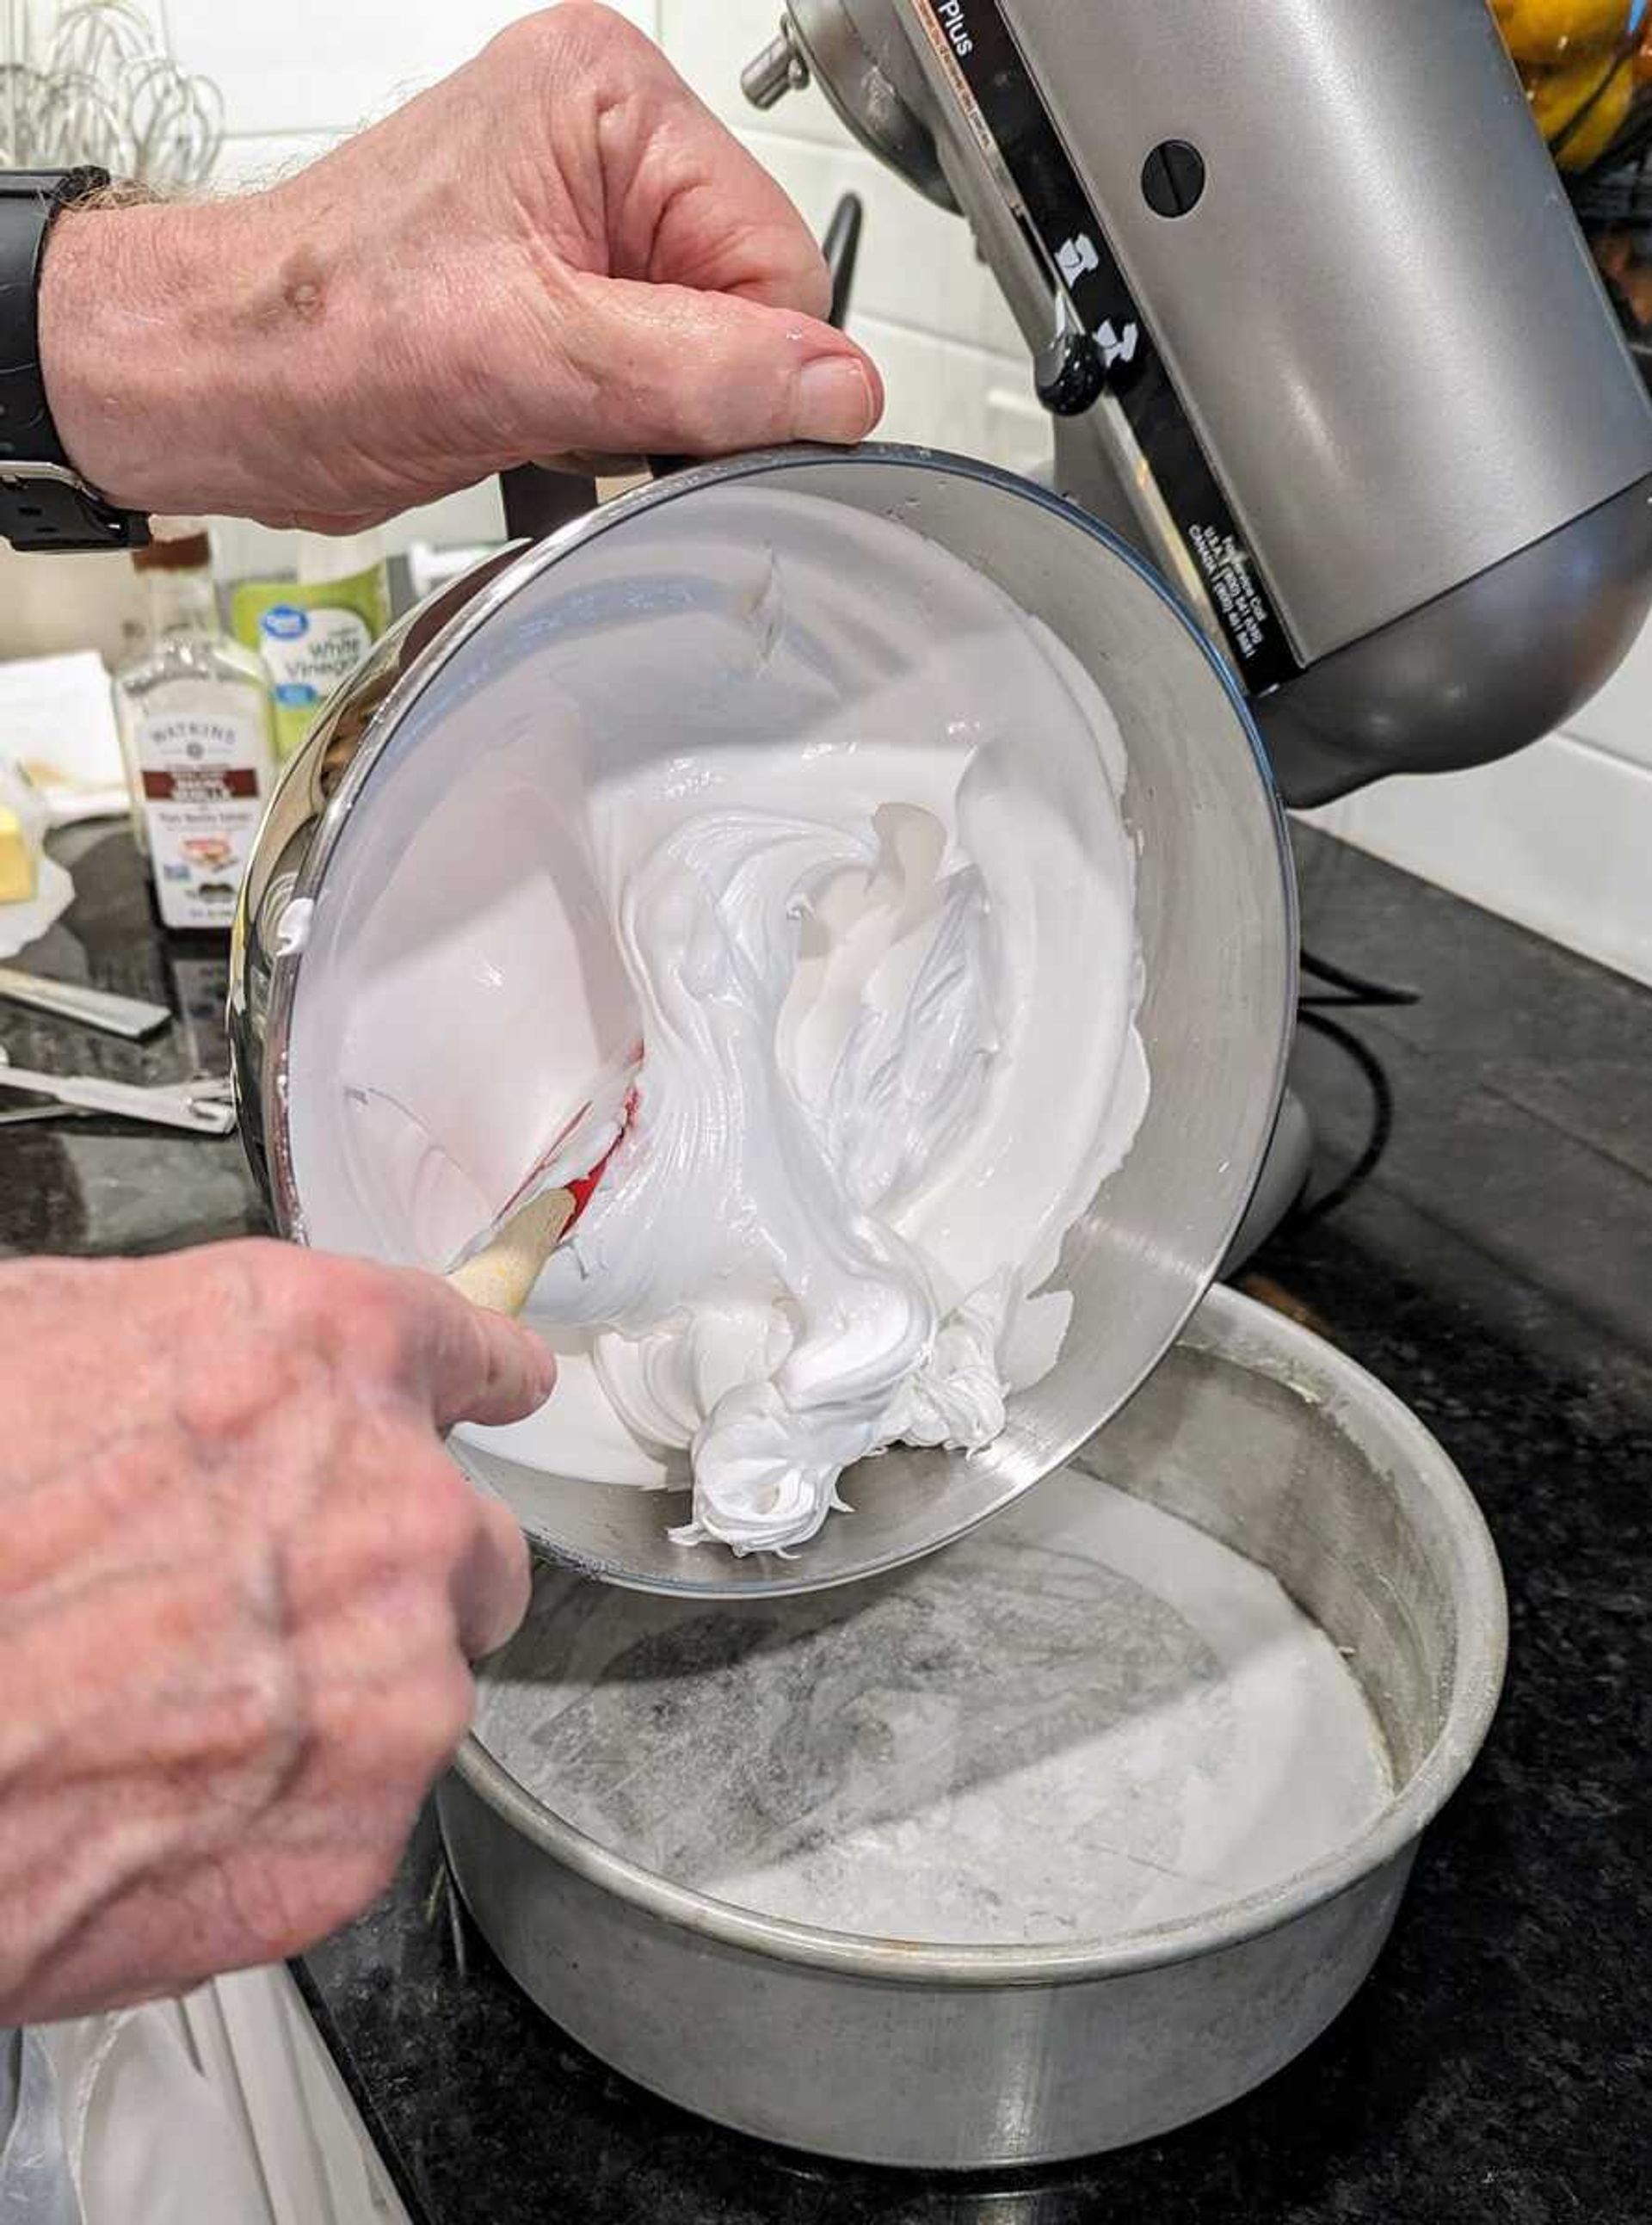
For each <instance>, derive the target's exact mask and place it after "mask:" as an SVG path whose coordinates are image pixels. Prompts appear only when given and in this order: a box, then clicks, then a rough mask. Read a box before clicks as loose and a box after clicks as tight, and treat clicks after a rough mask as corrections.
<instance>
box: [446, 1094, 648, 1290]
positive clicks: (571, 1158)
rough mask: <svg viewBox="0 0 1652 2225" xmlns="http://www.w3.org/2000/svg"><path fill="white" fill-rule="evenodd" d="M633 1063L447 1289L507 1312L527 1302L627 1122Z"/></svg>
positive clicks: (545, 1154)
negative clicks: (449, 1288)
mask: <svg viewBox="0 0 1652 2225" xmlns="http://www.w3.org/2000/svg"><path fill="white" fill-rule="evenodd" d="M639 1062H640V1055H639V1058H637V1059H632V1060H630V1061H629V1062H627V1064H626V1065H625V1067H624V1068H623V1069H622V1070H621V1071H620V1072H618V1073H617V1074H613V1075H611V1076H610V1077H608V1078H607V1079H606V1080H605V1081H604V1082H603V1083H602V1084H601V1085H600V1086H599V1087H597V1088H596V1089H593V1091H592V1094H591V1096H590V1097H589V1098H588V1099H587V1100H586V1101H585V1104H584V1105H582V1106H580V1108H579V1111H578V1112H576V1113H575V1114H574V1116H573V1119H571V1120H567V1121H565V1122H564V1123H563V1125H562V1126H561V1127H560V1129H558V1131H557V1132H556V1134H555V1135H554V1137H553V1138H552V1139H551V1141H550V1143H549V1144H548V1145H547V1147H546V1148H545V1150H544V1151H541V1153H540V1155H539V1157H538V1158H537V1159H536V1160H535V1163H534V1165H533V1168H532V1170H531V1171H530V1172H529V1175H528V1176H527V1178H526V1180H525V1181H523V1182H520V1183H519V1184H518V1185H517V1187H516V1191H515V1192H514V1194H513V1195H512V1196H511V1197H510V1200H509V1201H508V1202H507V1203H506V1204H505V1205H504V1206H503V1208H501V1209H500V1211H499V1212H498V1214H497V1215H496V1216H495V1218H494V1219H493V1220H492V1221H491V1223H490V1224H489V1226H488V1227H486V1228H484V1230H483V1231H482V1233H481V1234H480V1235H479V1236H478V1237H476V1238H475V1239H473V1241H472V1242H471V1243H470V1244H467V1245H466V1246H465V1249H464V1251H463V1252H461V1253H460V1254H459V1258H458V1260H457V1261H456V1262H455V1264H454V1265H453V1267H451V1268H450V1269H449V1270H448V1272H447V1276H446V1281H447V1283H448V1284H449V1286H450V1287H451V1288H452V1289H453V1290H457V1291H458V1292H459V1295H460V1296H462V1297H466V1298H468V1299H469V1300H470V1301H471V1303H472V1305H474V1306H480V1307H481V1308H482V1309H483V1311H484V1312H485V1313H492V1314H511V1315H515V1314H519V1313H520V1312H521V1311H522V1308H523V1307H524V1306H525V1305H526V1304H527V1303H528V1300H529V1294H530V1293H531V1292H532V1290H533V1287H534V1285H535V1283H536V1282H538V1280H539V1278H540V1277H541V1275H542V1274H543V1273H544V1271H545V1264H546V1262H547V1260H548V1259H549V1258H550V1256H551V1254H552V1252H554V1251H555V1249H556V1247H557V1246H558V1245H559V1244H560V1242H561V1241H562V1239H563V1238H564V1237H565V1236H566V1234H567V1233H568V1232H569V1230H570V1229H571V1228H572V1227H573V1225H574V1223H575V1221H577V1220H579V1215H580V1214H582V1213H583V1212H584V1211H585V1208H586V1206H587V1205H588V1204H589V1203H590V1202H591V1198H592V1193H593V1191H594V1190H595V1189H596V1187H597V1184H598V1182H600V1181H601V1180H602V1177H603V1176H604V1173H605V1172H606V1170H607V1167H608V1162H609V1161H610V1160H611V1158H612V1157H613V1156H614V1153H615V1152H616V1151H617V1150H618V1149H619V1146H620V1141H621V1139H622V1138H623V1136H624V1134H625V1132H626V1130H627V1129H628V1128H629V1127H630V1125H631V1118H632V1115H633V1114H634V1113H635V1112H636V1074H637V1067H638V1064H639Z"/></svg>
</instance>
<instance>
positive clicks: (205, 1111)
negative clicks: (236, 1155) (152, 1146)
mask: <svg viewBox="0 0 1652 2225" xmlns="http://www.w3.org/2000/svg"><path fill="white" fill-rule="evenodd" d="M0 1089H18V1090H22V1091H25V1092H27V1093H28V1094H29V1095H31V1096H37V1097H49V1098H50V1099H51V1100H52V1102H53V1105H54V1106H69V1107H71V1108H73V1110H75V1111H77V1112H104V1113H108V1114H111V1115H112V1116H113V1117H114V1118H115V1119H121V1120H136V1121H140V1122H142V1123H143V1125H146V1126H151V1127H158V1128H182V1129H186V1130H187V1132H189V1133H190V1134H191V1135H194V1136H228V1135H231V1134H232V1133H233V1132H234V1128H235V1106H234V1103H233V1100H232V1098H231V1093H230V1087H229V1084H228V1082H227V1081H180V1082H163V1083H160V1084H155V1083H149V1084H144V1083H141V1082H132V1081H109V1080H107V1079H106V1078H105V1077H104V1075H103V1074H42V1073H40V1072H38V1071H36V1070H35V1069H34V1068H28V1067H22V1066H13V1064H12V1063H11V1061H10V1059H9V1056H8V1055H6V1053H5V1052H4V1051H3V1049H0Z"/></svg>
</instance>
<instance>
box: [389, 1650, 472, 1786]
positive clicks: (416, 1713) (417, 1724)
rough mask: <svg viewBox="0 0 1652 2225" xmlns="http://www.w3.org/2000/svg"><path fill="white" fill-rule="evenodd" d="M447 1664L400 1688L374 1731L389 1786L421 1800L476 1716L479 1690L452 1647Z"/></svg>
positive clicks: (430, 1670)
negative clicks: (392, 1785)
mask: <svg viewBox="0 0 1652 2225" xmlns="http://www.w3.org/2000/svg"><path fill="white" fill-rule="evenodd" d="M445 1654H446V1658H444V1659H443V1660H442V1661H440V1663H439V1664H436V1665H434V1666H433V1667H432V1668H430V1669H429V1670H427V1671H426V1672H425V1673H424V1674H423V1675H422V1676H418V1677H409V1678H408V1679H407V1681H406V1682H405V1683H403V1684H402V1685H401V1686H400V1687H399V1688H398V1689H397V1691H396V1696H395V1697H394V1698H393V1699H392V1700H390V1701H389V1702H388V1703H387V1705H386V1706H385V1707H384V1708H383V1713H382V1715H381V1718H380V1720H379V1721H378V1722H377V1725H376V1726H375V1735H376V1738H377V1741H378V1752H379V1755H380V1757H381V1766H382V1768H383V1772H384V1781H385V1782H386V1783H387V1784H404V1785H405V1786H406V1787H407V1789H408V1797H410V1798H412V1799H414V1800H415V1801H416V1800H419V1799H421V1798H422V1797H424V1794H425V1792H426V1791H427V1790H428V1788H429V1785H430V1783H431V1780H432V1779H433V1778H434V1777H436V1776H437V1775H438V1774H439V1773H440V1772H441V1771H442V1770H443V1769H445V1768H446V1765H447V1764H448V1762H449V1761H450V1760H451V1759H453V1750H454V1748H455V1747H456V1746H458V1744H459V1740H461V1739H462V1738H463V1737H464V1735H465V1732H466V1731H467V1730H468V1729H469V1728H470V1727H471V1719H472V1715H474V1714H475V1712H476V1684H475V1680H474V1679H473V1678H472V1675H471V1673H470V1670H468V1669H467V1668H466V1667H465V1664H464V1663H463V1662H462V1661H461V1660H460V1659H459V1656H458V1654H457V1653H456V1652H455V1651H454V1650H453V1645H452V1643H451V1641H450V1642H449V1644H448V1645H446V1648H445Z"/></svg>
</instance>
